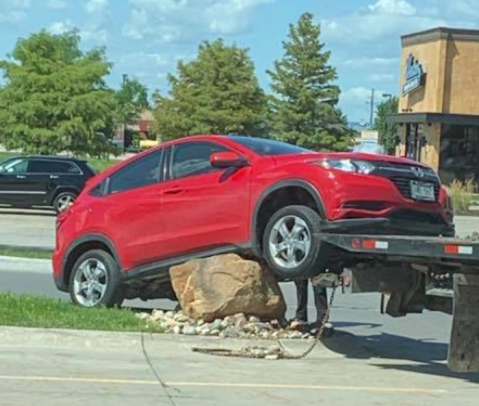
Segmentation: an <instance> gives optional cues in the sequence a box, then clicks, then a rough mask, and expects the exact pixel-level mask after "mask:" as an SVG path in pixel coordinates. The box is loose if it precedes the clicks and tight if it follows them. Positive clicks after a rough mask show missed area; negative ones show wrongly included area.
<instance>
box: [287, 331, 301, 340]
mask: <svg viewBox="0 0 479 406" xmlns="http://www.w3.org/2000/svg"><path fill="white" fill-rule="evenodd" d="M302 337H303V333H301V331H293V332H292V333H289V335H288V338H293V339H296V338H302Z"/></svg>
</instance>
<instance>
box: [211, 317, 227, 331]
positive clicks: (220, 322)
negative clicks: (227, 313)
mask: <svg viewBox="0 0 479 406" xmlns="http://www.w3.org/2000/svg"><path fill="white" fill-rule="evenodd" d="M223 322H224V320H221V319H216V320H215V321H214V322H213V323H211V329H212V330H220V331H221V330H224V329H225V327H224V326H223Z"/></svg>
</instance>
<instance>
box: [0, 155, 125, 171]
mask: <svg viewBox="0 0 479 406" xmlns="http://www.w3.org/2000/svg"><path fill="white" fill-rule="evenodd" d="M21 155H23V154H21V153H16V152H0V162H2V161H4V160H6V159H8V158H12V157H16V156H21ZM80 159H86V160H87V161H88V162H89V163H90V164H91V166H93V167H94V168H95V169H97V170H98V171H100V172H101V171H104V170H105V169H107V168H109V167H110V166H112V165H113V164H116V163H117V162H119V161H120V160H119V159H98V158H80Z"/></svg>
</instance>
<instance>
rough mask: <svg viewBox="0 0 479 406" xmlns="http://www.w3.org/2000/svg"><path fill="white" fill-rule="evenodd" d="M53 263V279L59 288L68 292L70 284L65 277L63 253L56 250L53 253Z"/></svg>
mask: <svg viewBox="0 0 479 406" xmlns="http://www.w3.org/2000/svg"><path fill="white" fill-rule="evenodd" d="M52 264H53V281H54V282H55V286H56V287H57V289H58V290H61V291H62V292H68V286H67V284H66V282H65V278H64V277H63V261H62V258H61V255H60V254H59V253H58V252H57V251H55V252H54V253H53V255H52Z"/></svg>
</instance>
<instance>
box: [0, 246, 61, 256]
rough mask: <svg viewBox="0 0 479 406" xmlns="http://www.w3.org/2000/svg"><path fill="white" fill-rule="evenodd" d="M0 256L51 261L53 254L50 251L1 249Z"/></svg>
mask: <svg viewBox="0 0 479 406" xmlns="http://www.w3.org/2000/svg"><path fill="white" fill-rule="evenodd" d="M0 256H3V257H19V258H34V259H50V258H51V257H52V253H51V252H48V251H33V250H21V249H16V248H0Z"/></svg>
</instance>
